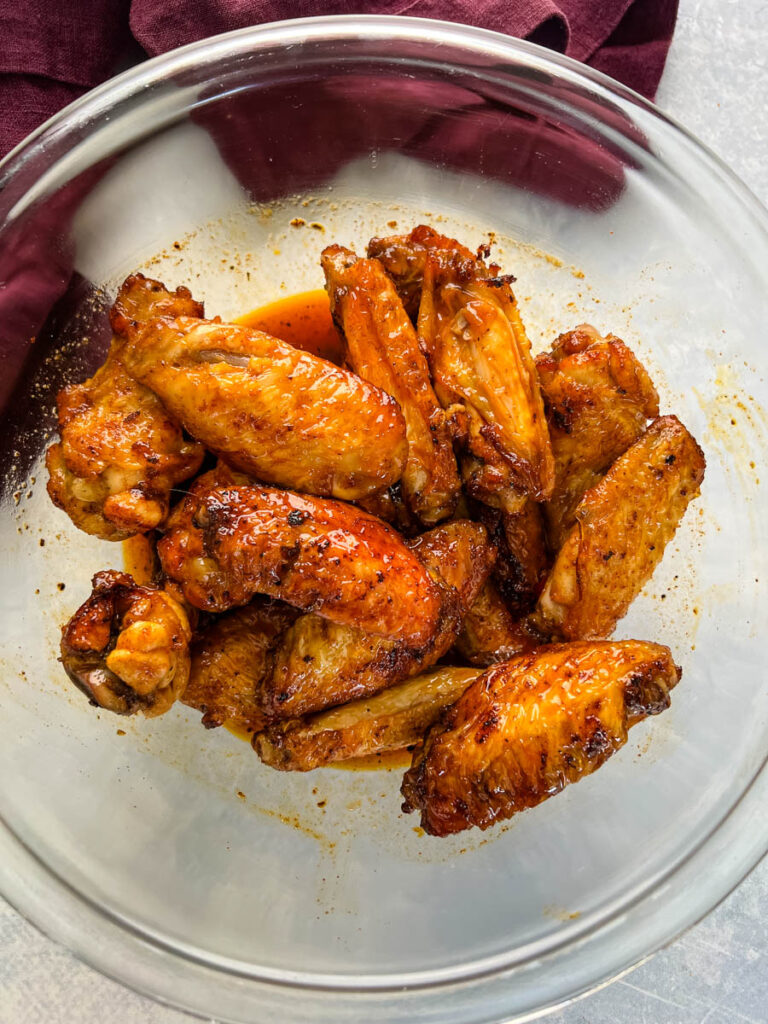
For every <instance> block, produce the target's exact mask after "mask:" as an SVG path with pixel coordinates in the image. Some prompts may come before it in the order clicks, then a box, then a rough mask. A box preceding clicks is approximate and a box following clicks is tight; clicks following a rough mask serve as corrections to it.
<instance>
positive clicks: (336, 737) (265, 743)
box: [253, 666, 479, 772]
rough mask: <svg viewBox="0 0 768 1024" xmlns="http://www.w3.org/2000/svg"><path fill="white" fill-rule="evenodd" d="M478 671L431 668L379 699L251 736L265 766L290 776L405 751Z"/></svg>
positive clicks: (356, 702)
mask: <svg viewBox="0 0 768 1024" xmlns="http://www.w3.org/2000/svg"><path fill="white" fill-rule="evenodd" d="M478 671H479V670H478V669H472V668H452V667H447V666H446V667H443V668H435V669H432V670H431V671H430V672H425V673H424V674H423V675H419V676H416V677H415V678H413V679H409V680H408V681H407V682H405V683H400V684H399V685H398V686H391V687H389V689H387V690H385V691H384V692H383V693H379V694H377V695H376V696H375V697H368V698H365V699H363V700H356V701H352V703H350V704H344V705H343V706H342V707H338V708H333V709H332V710H330V711H321V712H320V714H317V715H310V716H309V717H308V718H295V719H291V720H289V721H287V722H279V723H277V724H273V725H270V726H269V727H268V728H267V729H266V730H265V731H264V732H262V733H258V734H257V735H255V736H254V737H253V748H254V750H255V751H256V753H257V754H258V755H259V757H260V758H261V760H262V761H263V762H264V763H265V764H268V765H270V767H272V768H277V769H278V770H279V771H292V772H307V771H310V770H311V769H313V768H320V767H322V766H323V765H329V764H334V763H336V762H338V761H348V760H349V759H350V758H352V757H365V756H368V755H371V754H379V753H382V752H383V751H385V750H401V749H402V748H403V747H408V746H411V744H413V743H416V742H418V740H420V739H421V738H422V736H423V735H424V733H425V732H426V730H427V729H428V728H429V727H430V726H431V725H432V723H433V722H434V721H435V720H436V719H437V717H438V715H439V714H440V712H441V711H442V710H443V708H445V707H447V706H448V705H449V704H452V703H453V702H454V701H455V700H457V699H458V698H459V697H460V696H461V694H462V693H463V692H464V690H465V689H466V688H467V687H468V686H469V684H470V683H471V682H472V680H473V679H475V678H476V677H477V675H478Z"/></svg>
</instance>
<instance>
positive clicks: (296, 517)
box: [288, 508, 327, 546]
mask: <svg viewBox="0 0 768 1024" xmlns="http://www.w3.org/2000/svg"><path fill="white" fill-rule="evenodd" d="M309 517H310V516H309V512H306V511H304V510H303V509H299V508H295V509H293V511H291V512H289V513H288V525H289V526H301V525H302V523H305V522H306V521H307V520H308V519H309ZM326 546H327V545H326Z"/></svg>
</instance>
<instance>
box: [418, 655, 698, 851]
mask: <svg viewBox="0 0 768 1024" xmlns="http://www.w3.org/2000/svg"><path fill="white" fill-rule="evenodd" d="M679 678H680V669H679V668H678V667H677V666H676V665H675V663H674V661H673V660H672V655H671V653H670V651H669V649H668V648H667V647H663V646H661V645H659V644H651V643H643V642H641V641H638V640H625V641H622V642H617V643H605V642H604V643H578V642H577V643H571V644H555V645H552V646H550V647H541V648H538V649H537V650H535V651H533V652H531V653H529V654H523V655H520V656H519V657H517V658H514V659H513V660H512V661H509V662H506V663H505V664H502V665H497V666H495V667H494V668H491V669H489V670H488V671H487V672H485V673H484V674H483V675H481V676H480V677H479V678H478V679H476V680H475V681H474V682H473V683H471V684H470V685H469V687H468V688H467V689H466V690H465V691H464V693H463V694H462V696H461V697H459V699H458V700H457V701H456V703H455V704H453V705H452V706H451V707H450V708H449V709H448V710H447V711H445V712H444V713H443V715H442V717H441V719H440V720H439V721H438V722H437V723H436V724H435V725H434V726H433V727H432V729H431V730H430V732H429V733H428V734H427V737H426V739H425V741H424V744H423V746H422V747H420V748H417V750H416V752H415V754H414V760H413V765H412V767H411V768H410V769H409V771H408V772H407V773H406V775H405V778H404V780H403V790H402V791H403V796H404V797H405V803H404V804H403V810H406V811H413V810H419V811H421V825H422V828H423V829H424V830H425V831H426V832H428V833H429V834H430V835H436V836H445V835H450V834H451V833H454V832H460V831H462V829H466V828H470V827H472V826H473V825H477V826H478V827H479V828H481V829H485V828H488V827H489V826H490V825H493V824H494V822H496V821H499V820H501V819H503V818H509V817H511V816H512V815H513V814H516V813H517V812H518V811H521V810H524V809H525V808H526V807H535V806H536V804H538V803H541V801H542V800H546V799H547V797H550V796H553V795H554V794H555V793H559V792H560V790H561V789H562V788H563V787H564V786H566V785H567V784H568V783H572V782H578V781H579V779H582V778H584V776H586V775H589V774H590V773H591V772H593V771H595V770H596V769H597V768H599V767H600V765H602V764H603V763H604V762H605V761H606V760H607V759H608V758H609V757H610V756H611V754H613V753H614V752H615V751H616V750H618V749H619V747H621V746H623V744H624V743H625V742H626V739H627V730H628V729H629V727H630V726H632V725H634V724H635V723H636V722H638V721H640V720H641V719H643V718H645V717H646V715H654V714H658V713H659V712H660V711H663V710H664V709H665V708H667V707H668V706H669V690H670V689H672V687H673V686H675V685H676V683H677V682H678V680H679Z"/></svg>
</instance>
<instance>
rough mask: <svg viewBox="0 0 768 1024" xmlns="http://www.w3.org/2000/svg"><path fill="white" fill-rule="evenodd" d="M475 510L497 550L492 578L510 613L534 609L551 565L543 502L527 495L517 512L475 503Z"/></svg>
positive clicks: (521, 613)
mask: <svg viewBox="0 0 768 1024" xmlns="http://www.w3.org/2000/svg"><path fill="white" fill-rule="evenodd" d="M476 505H477V508H476V509H475V513H476V515H477V517H478V518H479V519H480V521H481V522H482V523H483V525H484V526H485V528H486V529H487V530H488V536H489V537H490V538H491V541H492V542H493V544H494V545H495V547H496V549H497V550H498V553H499V554H498V557H497V559H496V564H495V565H494V567H493V578H494V580H495V582H496V586H497V587H498V589H499V592H500V593H501V596H502V597H503V599H504V601H505V603H506V605H507V607H508V609H509V611H510V614H511V615H512V617H513V618H515V619H519V618H520V617H521V616H523V615H526V614H527V613H528V612H530V611H532V610H533V608H534V607H535V606H536V601H537V599H538V597H539V594H540V593H541V591H542V588H543V586H544V581H545V578H546V575H547V571H548V569H549V566H550V560H549V556H548V554H547V546H546V540H545V537H544V520H543V518H542V514H541V506H540V505H539V504H538V503H537V502H535V501H531V500H530V499H525V501H524V502H523V504H522V505H521V506H520V508H519V510H518V511H517V512H502V511H501V510H500V509H495V508H491V507H490V506H489V505H483V504H481V503H480V502H477V503H476Z"/></svg>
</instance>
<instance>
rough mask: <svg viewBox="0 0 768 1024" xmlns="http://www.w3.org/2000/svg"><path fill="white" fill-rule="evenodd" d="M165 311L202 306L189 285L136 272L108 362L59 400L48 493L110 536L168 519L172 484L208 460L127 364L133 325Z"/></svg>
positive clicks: (75, 518) (79, 520)
mask: <svg viewBox="0 0 768 1024" xmlns="http://www.w3.org/2000/svg"><path fill="white" fill-rule="evenodd" d="M158 315H170V316H181V315H184V316H187V317H201V316H202V315H203V307H202V306H201V305H200V303H198V302H195V301H194V300H193V299H192V298H191V296H190V294H189V291H188V290H187V289H186V288H177V289H176V291H175V292H169V291H167V290H166V289H165V287H164V286H163V285H162V284H160V283H159V282H158V281H152V280H150V279H148V278H145V277H143V276H142V275H141V274H134V275H132V276H131V277H129V278H128V279H127V280H126V281H125V282H124V284H123V285H122V287H121V288H120V291H119V294H118V297H117V301H116V303H115V305H114V307H113V309H112V312H111V314H110V319H111V322H112V328H113V330H114V332H115V336H114V339H113V341H112V346H111V348H110V351H109V354H108V356H107V359H106V362H105V363H104V365H103V366H102V367H101V368H100V369H99V370H97V371H96V373H95V374H94V376H93V377H91V378H90V380H87V381H85V383H84V384H73V385H70V386H69V387H67V388H64V389H63V391H60V392H59V394H58V396H57V400H56V401H57V405H58V412H59V434H60V436H61V441H60V442H59V443H57V444H54V445H52V446H51V447H50V448H49V449H48V451H47V453H46V466H47V469H48V474H49V480H48V494H49V495H50V497H51V500H52V501H53V503H54V504H55V505H57V506H58V507H59V508H61V509H63V510H64V511H65V512H66V513H67V515H68V516H69V517H70V519H71V520H72V522H73V523H74V524H75V526H77V527H79V528H80V529H81V530H84V531H85V532H86V533H90V534H92V535H94V536H96V537H101V538H102V539H103V540H124V539H125V538H126V537H130V536H132V535H133V534H136V533H144V532H146V531H147V530H151V529H154V527H156V526H158V525H159V524H160V523H162V521H163V520H164V519H165V517H166V515H167V513H168V501H169V495H170V491H171V489H172V488H173V487H175V486H176V485H177V484H179V483H181V482H182V481H183V480H187V479H188V478H189V477H190V476H193V475H194V474H195V473H196V472H197V470H198V468H199V466H200V463H201V462H202V459H203V454H204V453H203V449H202V447H201V446H200V445H199V444H195V443H194V442H191V441H187V440H185V439H184V436H183V433H182V430H181V427H180V426H179V425H178V423H176V421H175V420H174V419H172V417H171V416H170V415H169V414H168V412H166V410H165V408H164V407H163V405H162V403H161V402H160V400H159V399H158V398H157V396H156V395H154V394H153V393H152V392H151V391H150V390H149V389H148V388H145V387H144V386H143V385H142V384H140V383H138V382H137V381H135V380H134V379H133V378H132V377H131V376H130V375H129V374H128V373H127V371H126V369H125V365H124V356H125V347H124V337H123V332H124V330H125V329H126V326H127V325H128V324H129V323H131V324H139V323H143V322H145V321H146V320H147V319H148V318H151V317H154V316H158Z"/></svg>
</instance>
